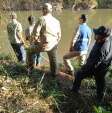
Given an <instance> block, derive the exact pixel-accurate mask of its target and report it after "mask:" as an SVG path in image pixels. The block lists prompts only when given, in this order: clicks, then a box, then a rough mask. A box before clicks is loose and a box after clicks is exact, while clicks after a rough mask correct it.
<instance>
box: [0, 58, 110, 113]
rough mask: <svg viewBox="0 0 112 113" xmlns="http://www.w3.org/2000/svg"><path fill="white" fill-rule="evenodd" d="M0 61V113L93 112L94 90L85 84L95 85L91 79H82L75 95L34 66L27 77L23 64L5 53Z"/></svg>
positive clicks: (55, 79)
mask: <svg viewBox="0 0 112 113" xmlns="http://www.w3.org/2000/svg"><path fill="white" fill-rule="evenodd" d="M0 62H1V63H0V112H1V113H2V112H3V113H92V111H93V105H94V106H95V105H96V101H95V100H94V98H93V95H94V94H95V89H94V88H91V87H88V86H92V87H93V86H94V81H93V80H89V79H88V81H83V84H82V85H83V86H82V89H81V91H82V93H81V94H78V95H77V94H75V93H72V92H71V91H70V90H68V89H67V88H65V87H64V85H65V84H67V81H65V80H64V79H62V82H64V81H65V84H61V82H60V80H59V79H58V78H53V77H52V76H51V75H50V74H48V75H46V76H45V75H44V71H41V70H37V69H34V70H33V73H32V75H29V76H28V75H27V74H26V68H25V66H23V65H21V64H19V63H15V62H12V61H10V60H5V56H4V59H2V60H0ZM74 65H75V64H74ZM111 92H112V91H111ZM108 102H109V103H111V102H112V100H108ZM96 109H97V108H96ZM98 109H99V108H98ZM105 110H107V109H105ZM110 110H112V109H110ZM97 111H98V110H97ZM108 111H109V109H108ZM96 113H99V112H96ZM102 113H109V112H102Z"/></svg>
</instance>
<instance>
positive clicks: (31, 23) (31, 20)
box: [25, 15, 41, 67]
mask: <svg viewBox="0 0 112 113" xmlns="http://www.w3.org/2000/svg"><path fill="white" fill-rule="evenodd" d="M28 22H29V26H28V28H27V29H26V30H25V36H26V40H27V41H28V42H29V43H30V45H34V43H33V42H32V39H31V38H32V37H31V34H32V32H33V29H34V26H35V17H34V16H32V15H30V16H29V17H28ZM32 58H33V64H34V66H35V67H36V66H38V67H39V66H40V60H41V58H40V53H37V54H32Z"/></svg>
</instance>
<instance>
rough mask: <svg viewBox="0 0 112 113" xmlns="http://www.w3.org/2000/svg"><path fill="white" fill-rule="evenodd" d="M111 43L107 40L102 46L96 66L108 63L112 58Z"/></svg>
mask: <svg viewBox="0 0 112 113" xmlns="http://www.w3.org/2000/svg"><path fill="white" fill-rule="evenodd" d="M111 46H112V45H111V43H110V42H109V40H108V41H106V42H105V43H104V45H103V46H102V48H101V53H100V55H99V61H98V62H97V63H96V65H95V68H98V67H100V66H101V65H102V64H106V63H107V64H108V63H109V62H110V59H112V47H111Z"/></svg>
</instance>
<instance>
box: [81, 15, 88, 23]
mask: <svg viewBox="0 0 112 113" xmlns="http://www.w3.org/2000/svg"><path fill="white" fill-rule="evenodd" d="M80 19H82V20H83V21H84V22H85V21H86V20H87V15H86V14H82V15H81V16H80Z"/></svg>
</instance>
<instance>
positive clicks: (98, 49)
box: [85, 36, 112, 71]
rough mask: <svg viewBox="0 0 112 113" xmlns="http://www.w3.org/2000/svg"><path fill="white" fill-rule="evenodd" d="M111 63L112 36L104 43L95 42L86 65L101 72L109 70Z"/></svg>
mask: <svg viewBox="0 0 112 113" xmlns="http://www.w3.org/2000/svg"><path fill="white" fill-rule="evenodd" d="M111 61H112V36H109V37H107V39H106V40H105V42H103V43H98V42H95V44H94V46H93V48H92V50H91V52H90V55H89V57H88V59H87V62H86V64H85V65H86V66H89V68H93V69H95V70H98V71H100V70H103V69H105V68H108V67H109V65H110V64H111Z"/></svg>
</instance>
